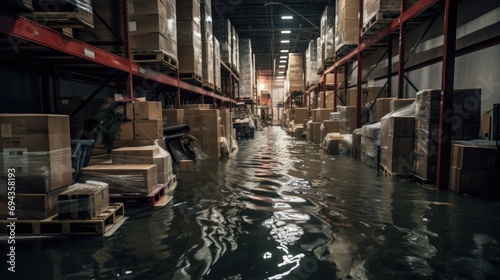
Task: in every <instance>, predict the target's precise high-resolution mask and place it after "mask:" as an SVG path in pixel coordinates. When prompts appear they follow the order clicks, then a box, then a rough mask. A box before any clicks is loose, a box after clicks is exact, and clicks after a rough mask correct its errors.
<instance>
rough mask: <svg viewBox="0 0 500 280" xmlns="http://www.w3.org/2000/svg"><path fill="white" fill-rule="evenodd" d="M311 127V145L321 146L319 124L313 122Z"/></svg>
mask: <svg viewBox="0 0 500 280" xmlns="http://www.w3.org/2000/svg"><path fill="white" fill-rule="evenodd" d="M311 127H312V142H313V144H318V145H319V144H321V142H322V141H323V139H321V123H320V122H313V123H312V126H311Z"/></svg>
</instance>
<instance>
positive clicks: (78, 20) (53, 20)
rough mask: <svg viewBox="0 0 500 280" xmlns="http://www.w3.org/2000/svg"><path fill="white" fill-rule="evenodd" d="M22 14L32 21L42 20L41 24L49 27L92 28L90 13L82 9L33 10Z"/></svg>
mask: <svg viewBox="0 0 500 280" xmlns="http://www.w3.org/2000/svg"><path fill="white" fill-rule="evenodd" d="M24 15H25V16H26V17H27V18H30V19H32V20H34V21H43V24H44V25H46V26H49V27H59V28H63V27H69V28H94V23H93V21H94V19H93V16H92V14H89V13H87V12H84V11H76V12H33V13H29V14H24Z"/></svg>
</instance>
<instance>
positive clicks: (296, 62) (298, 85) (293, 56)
mask: <svg viewBox="0 0 500 280" xmlns="http://www.w3.org/2000/svg"><path fill="white" fill-rule="evenodd" d="M303 59H304V57H303V55H302V54H301V53H290V54H288V71H287V78H288V79H287V80H288V82H289V84H288V89H287V90H288V92H289V93H302V92H304V62H303Z"/></svg>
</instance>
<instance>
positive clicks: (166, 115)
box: [162, 109, 184, 127]
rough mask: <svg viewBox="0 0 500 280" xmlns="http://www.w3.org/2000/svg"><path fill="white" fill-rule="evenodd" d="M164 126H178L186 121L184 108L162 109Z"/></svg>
mask: <svg viewBox="0 0 500 280" xmlns="http://www.w3.org/2000/svg"><path fill="white" fill-rule="evenodd" d="M162 116H163V127H169V126H176V125H181V124H183V123H184V109H164V110H162Z"/></svg>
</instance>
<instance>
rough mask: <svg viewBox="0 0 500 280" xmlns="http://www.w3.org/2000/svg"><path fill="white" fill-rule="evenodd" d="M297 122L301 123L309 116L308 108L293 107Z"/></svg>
mask: <svg viewBox="0 0 500 280" xmlns="http://www.w3.org/2000/svg"><path fill="white" fill-rule="evenodd" d="M293 112H294V121H295V124H301V123H302V121H303V120H304V119H308V118H309V110H308V108H293Z"/></svg>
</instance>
